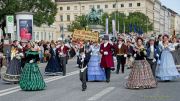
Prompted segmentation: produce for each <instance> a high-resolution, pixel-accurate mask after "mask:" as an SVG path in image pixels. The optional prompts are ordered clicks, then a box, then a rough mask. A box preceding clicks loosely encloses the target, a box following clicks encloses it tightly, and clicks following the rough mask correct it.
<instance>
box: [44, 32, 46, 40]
mask: <svg viewBox="0 0 180 101" xmlns="http://www.w3.org/2000/svg"><path fill="white" fill-rule="evenodd" d="M44 40H46V32H44Z"/></svg>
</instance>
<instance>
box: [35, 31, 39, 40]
mask: <svg viewBox="0 0 180 101" xmlns="http://www.w3.org/2000/svg"><path fill="white" fill-rule="evenodd" d="M36 40H39V32H37V33H36Z"/></svg>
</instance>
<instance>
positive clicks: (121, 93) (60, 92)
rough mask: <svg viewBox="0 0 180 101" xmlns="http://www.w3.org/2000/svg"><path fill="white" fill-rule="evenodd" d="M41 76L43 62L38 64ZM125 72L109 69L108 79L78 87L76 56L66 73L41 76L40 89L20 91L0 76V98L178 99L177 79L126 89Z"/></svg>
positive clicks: (13, 100) (11, 100) (50, 100)
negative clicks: (149, 86)
mask: <svg viewBox="0 0 180 101" xmlns="http://www.w3.org/2000/svg"><path fill="white" fill-rule="evenodd" d="M39 66H40V70H41V72H42V75H43V76H44V68H45V66H46V64H40V65H39ZM129 71H130V70H126V71H125V74H121V73H120V74H116V73H115V72H112V76H111V82H110V83H106V82H87V86H88V88H87V90H86V91H85V92H82V91H81V82H80V80H79V75H78V74H79V69H78V68H77V67H76V59H71V60H70V61H69V63H68V65H67V72H68V73H67V75H66V76H44V79H45V81H46V84H47V88H46V90H43V91H22V90H21V89H20V88H19V86H18V84H6V83H4V82H3V81H2V80H0V101H180V79H178V80H176V81H173V82H159V83H158V87H157V88H154V89H140V90H130V89H126V88H125V83H126V79H127V76H128V74H129Z"/></svg>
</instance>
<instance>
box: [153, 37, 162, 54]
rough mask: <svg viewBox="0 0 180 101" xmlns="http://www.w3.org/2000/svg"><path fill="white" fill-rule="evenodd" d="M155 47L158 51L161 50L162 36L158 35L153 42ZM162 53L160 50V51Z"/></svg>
mask: <svg viewBox="0 0 180 101" xmlns="http://www.w3.org/2000/svg"><path fill="white" fill-rule="evenodd" d="M155 45H156V46H158V48H159V49H161V47H162V45H163V43H162V35H158V40H157V41H156V42H155ZM160 51H162V50H160Z"/></svg>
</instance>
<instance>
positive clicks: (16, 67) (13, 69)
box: [3, 40, 23, 83]
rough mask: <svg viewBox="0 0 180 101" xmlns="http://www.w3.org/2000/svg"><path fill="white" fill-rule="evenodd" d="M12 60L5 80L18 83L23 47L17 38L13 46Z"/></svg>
mask: <svg viewBox="0 0 180 101" xmlns="http://www.w3.org/2000/svg"><path fill="white" fill-rule="evenodd" d="M10 53H11V60H10V63H9V65H8V67H7V70H6V73H5V74H4V75H3V80H4V81H5V82H7V83H18V82H19V78H20V73H21V58H22V57H23V53H22V47H21V46H19V42H18V41H17V40H15V41H13V45H12V46H11V52H10Z"/></svg>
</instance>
